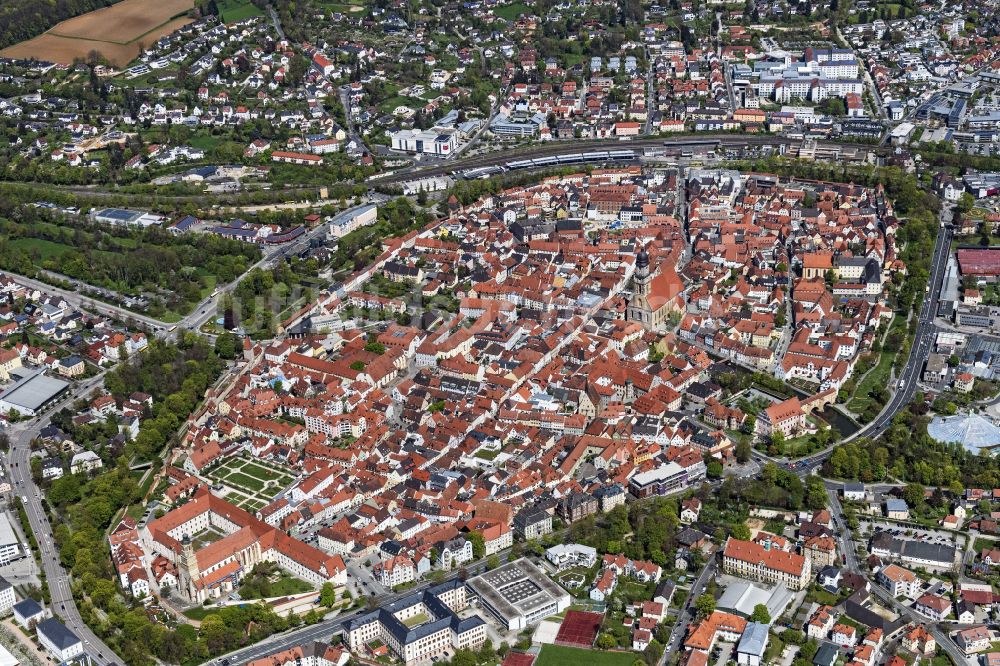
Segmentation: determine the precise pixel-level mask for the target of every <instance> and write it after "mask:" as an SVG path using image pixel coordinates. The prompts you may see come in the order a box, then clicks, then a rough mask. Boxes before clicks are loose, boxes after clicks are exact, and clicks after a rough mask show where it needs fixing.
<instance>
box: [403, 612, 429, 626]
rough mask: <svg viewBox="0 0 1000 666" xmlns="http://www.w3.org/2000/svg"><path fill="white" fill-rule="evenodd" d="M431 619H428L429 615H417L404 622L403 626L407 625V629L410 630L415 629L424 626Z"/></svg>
mask: <svg viewBox="0 0 1000 666" xmlns="http://www.w3.org/2000/svg"><path fill="white" fill-rule="evenodd" d="M429 619H430V617H428V615H427V613H417V614H416V615H414V616H413V617H411V618H409V619H407V620H403V624H405V625H406V626H407V627H409V628H410V629H412V628H413V627H416V626H417V625H420V624H423V623H424V622H426V621H427V620H429Z"/></svg>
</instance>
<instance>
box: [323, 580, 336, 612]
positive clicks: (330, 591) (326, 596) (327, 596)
mask: <svg viewBox="0 0 1000 666" xmlns="http://www.w3.org/2000/svg"><path fill="white" fill-rule="evenodd" d="M336 603H337V590H336V588H334V586H333V583H329V582H327V583H323V587H321V588H320V590H319V604H320V606H324V607H325V608H332V607H333V606H334V604H336Z"/></svg>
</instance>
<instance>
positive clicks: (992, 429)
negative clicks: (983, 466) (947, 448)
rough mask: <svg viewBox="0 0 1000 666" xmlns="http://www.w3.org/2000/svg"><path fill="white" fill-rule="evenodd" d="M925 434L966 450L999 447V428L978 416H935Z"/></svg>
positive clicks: (976, 451) (975, 451)
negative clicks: (958, 445) (959, 445)
mask: <svg viewBox="0 0 1000 666" xmlns="http://www.w3.org/2000/svg"><path fill="white" fill-rule="evenodd" d="M927 434H928V435H930V436H931V437H933V438H934V439H936V440H937V441H939V442H955V443H957V444H961V445H962V446H964V447H965V448H966V449H967V450H969V451H972V452H974V453H978V452H979V450H980V449H988V448H991V447H994V446H1000V428H998V427H997V426H996V425H995V424H994V423H993V422H992V421H990V420H989V419H987V418H985V417H983V416H980V415H979V414H957V415H955V416H935V417H934V420H932V421H931V422H930V425H928V426H927Z"/></svg>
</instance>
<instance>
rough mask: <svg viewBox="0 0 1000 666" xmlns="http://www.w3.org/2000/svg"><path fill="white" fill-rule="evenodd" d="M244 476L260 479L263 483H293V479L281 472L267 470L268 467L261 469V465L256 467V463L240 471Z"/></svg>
mask: <svg viewBox="0 0 1000 666" xmlns="http://www.w3.org/2000/svg"><path fill="white" fill-rule="evenodd" d="M240 471H241V472H243V473H244V474H249V475H250V476H252V477H253V478H255V479H260V480H261V481H281V482H282V483H285V482H291V480H292V477H290V476H288V475H287V474H283V473H281V472H276V471H274V470H273V469H267V468H266V467H261V466H260V465H255V464H254V463H247V464H246V465H244V466H243V469H241V470H240Z"/></svg>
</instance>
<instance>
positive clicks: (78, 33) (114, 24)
mask: <svg viewBox="0 0 1000 666" xmlns="http://www.w3.org/2000/svg"><path fill="white" fill-rule="evenodd" d="M192 7H194V0H122V2H119V3H117V4H114V5H111V6H110V7H103V8H101V9H97V10H95V11H92V12H87V13H86V14H82V15H80V16H75V17H73V18H71V19H67V20H66V21H63V22H62V23H59V24H57V25H55V26H53V27H52V28H51V29H50V30H49V31H48V32H45V33H43V34H41V35H39V36H38V37H35V38H34V39H29V40H27V41H24V42H21V43H20V44H14V45H13V46H10V47H8V48H6V49H4V50H3V51H0V55H3V56H6V57H9V58H37V59H39V60H46V61H49V62H58V63H66V64H69V63H72V62H73V61H74V60H75V59H81V60H84V59H86V58H87V57H88V56H89V55H90V53H91V52H92V51H96V52H97V53H99V54H100V55H102V56H104V58H105V59H107V60H108V61H109V62H111V63H112V64H114V65H115V66H117V67H124V66H125V65H127V64H128V63H130V62H131V61H132V60H134V59H135V58H136V56H138V55H139V53H140V52H141V51H142V49H143V48H145V47H148V46H149V45H151V44H152V43H153V42H155V41H156V40H157V39H159V38H160V37H162V36H163V35H169V34H170V33H171V32H173V31H174V30H177V29H178V28H180V27H181V26H183V25H186V24H187V23H190V22H191V19H189V18H186V17H184V14H185V13H187V12H188V11H189V10H190V9H191V8H192Z"/></svg>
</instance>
